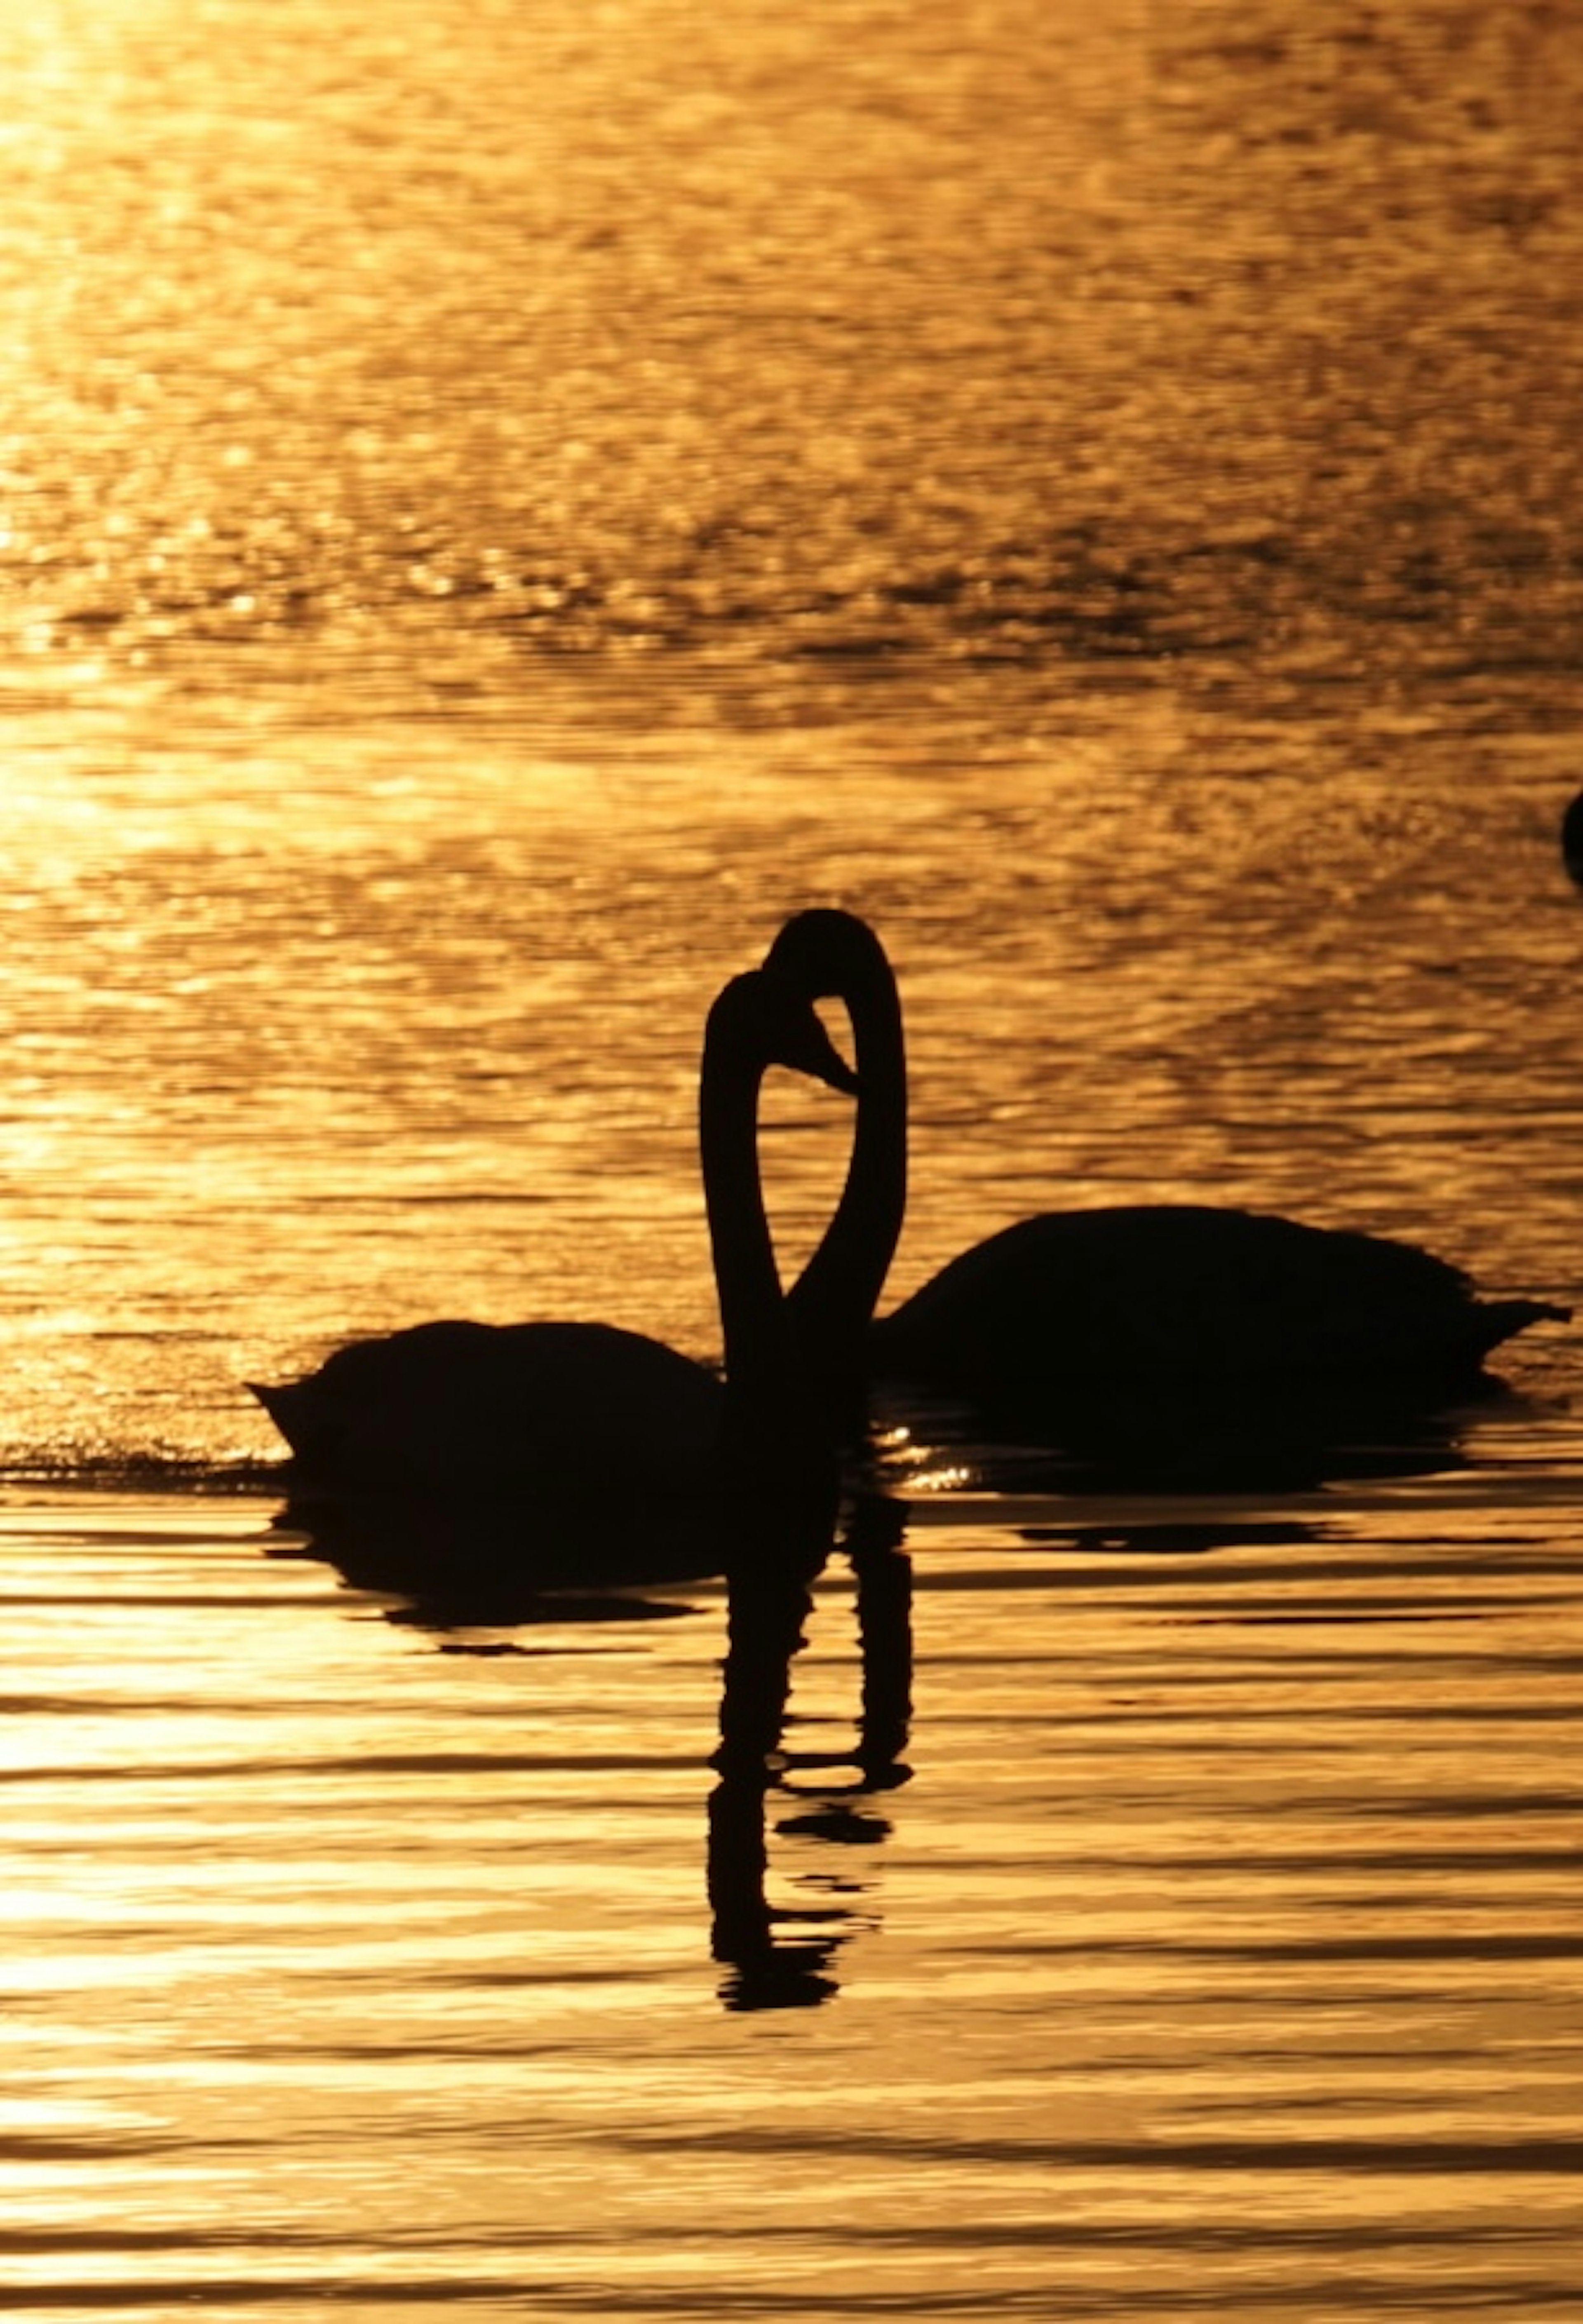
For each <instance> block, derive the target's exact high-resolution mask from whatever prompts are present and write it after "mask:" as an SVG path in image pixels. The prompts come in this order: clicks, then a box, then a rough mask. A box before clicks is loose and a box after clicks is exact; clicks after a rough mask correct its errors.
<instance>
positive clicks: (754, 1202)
mask: <svg viewBox="0 0 1583 2324" xmlns="http://www.w3.org/2000/svg"><path fill="white" fill-rule="evenodd" d="M755 997H756V996H755V991H754V979H753V978H752V977H736V978H734V979H733V980H732V982H730V983H729V984H727V986H726V988H725V990H724V991H722V992H721V993H720V995H719V997H718V999H717V1001H716V1002H715V1005H714V1007H713V1008H712V1009H711V1010H710V1011H709V1018H708V1028H707V1030H706V1032H705V1036H704V1056H703V1070H702V1074H701V1075H700V1078H699V1149H700V1154H701V1157H702V1163H703V1180H704V1203H705V1208H706V1210H707V1212H708V1222H709V1243H710V1247H711V1249H712V1250H713V1253H714V1260H715V1287H716V1291H717V1296H718V1299H719V1305H720V1328H721V1333H722V1335H723V1337H724V1341H725V1349H726V1380H727V1388H730V1389H732V1390H733V1392H736V1390H738V1389H741V1388H751V1389H753V1390H754V1391H759V1392H763V1393H766V1394H768V1393H772V1392H773V1391H774V1389H776V1388H778V1387H779V1386H781V1385H782V1383H783V1381H784V1380H785V1379H786V1376H787V1373H788V1370H789V1363H788V1354H787V1331H786V1322H785V1314H784V1309H783V1303H782V1297H781V1278H780V1275H779V1273H778V1271H777V1269H776V1266H775V1253H774V1246H773V1242H772V1241H771V1239H770V1224H769V1220H768V1218H767V1216H766V1214H765V1212H764V1187H763V1184H762V1181H761V1178H760V1176H759V1162H758V1098H759V1087H760V1084H761V1083H762V1082H763V1080H764V1071H765V1068H766V1066H767V1065H768V1063H769V1058H768V1054H767V1051H766V1049H765V1048H764V1043H763V1039H762V1036H761V1033H760V1028H759V1025H758V1020H757V1016H756V1010H755Z"/></svg>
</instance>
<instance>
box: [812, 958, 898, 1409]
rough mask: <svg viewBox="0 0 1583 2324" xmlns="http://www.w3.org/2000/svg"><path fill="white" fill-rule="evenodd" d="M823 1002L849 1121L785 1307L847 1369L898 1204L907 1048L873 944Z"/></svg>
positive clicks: (891, 987)
mask: <svg viewBox="0 0 1583 2324" xmlns="http://www.w3.org/2000/svg"><path fill="white" fill-rule="evenodd" d="M830 997H832V998H834V999H836V1000H838V1001H840V1002H841V1004H842V1006H843V1007H844V1009H845V1010H846V1011H847V1017H848V1019H849V1020H850V1022H851V1027H852V1040H853V1049H854V1057H855V1064H856V1073H857V1086H858V1096H857V1113H856V1127H855V1130H854V1132H853V1139H852V1152H851V1157H850V1160H849V1162H848V1165H847V1177H846V1181H845V1184H844V1185H843V1187H842V1190H841V1197H840V1200H839V1202H838V1204H837V1206H836V1210H835V1213H834V1215H833V1216H832V1218H831V1220H830V1222H829V1226H828V1227H827V1228H826V1230H825V1232H824V1235H823V1238H822V1239H821V1240H820V1242H819V1248H818V1249H817V1250H815V1252H814V1254H813V1256H812V1258H811V1259H810V1260H809V1262H808V1264H807V1266H806V1267H805V1268H803V1270H802V1273H801V1276H800V1277H799V1278H798V1280H797V1282H796V1284H795V1285H794V1286H793V1287H792V1289H791V1293H790V1294H789V1295H788V1305H789V1306H790V1308H791V1315H792V1320H793V1325H794V1328H795V1331H796V1333H797V1336H798V1342H799V1344H800V1346H802V1347H804V1348H807V1349H810V1351H818V1353H819V1356H820V1359H821V1360H823V1361H825V1362H827V1363H831V1364H836V1365H842V1366H847V1367H848V1368H850V1369H854V1370H856V1369H859V1368H860V1367H861V1365H862V1360H863V1357H862V1349H863V1341H864V1337H865V1334H866V1329H867V1326H868V1323H869V1322H870V1320H871V1318H872V1316H873V1314H874V1311H875V1306H876V1305H878V1302H879V1296H880V1293H881V1291H882V1290H883V1288H884V1279H885V1277H886V1275H887V1273H888V1272H889V1269H890V1264H891V1260H892V1259H893V1256H894V1254H895V1249H896V1245H897V1243H898V1241H899V1240H900V1239H901V1233H902V1222H903V1216H904V1214H905V1211H906V1206H907V1062H906V1045H905V1037H904V1034H903V1024H902V1003H901V997H900V995H899V993H898V991H897V990H896V980H895V978H894V976H893V973H892V972H891V967H890V964H889V962H888V961H887V960H886V959H885V956H884V953H883V951H881V949H880V947H879V945H878V944H877V943H876V942H872V941H871V942H870V943H868V944H866V945H864V946H863V948H862V950H861V952H860V953H859V954H857V955H856V957H855V958H853V959H851V960H850V961H849V962H848V963H847V964H846V967H845V970H844V973H842V974H841V975H840V976H839V978H838V979H832V980H831V994H830Z"/></svg>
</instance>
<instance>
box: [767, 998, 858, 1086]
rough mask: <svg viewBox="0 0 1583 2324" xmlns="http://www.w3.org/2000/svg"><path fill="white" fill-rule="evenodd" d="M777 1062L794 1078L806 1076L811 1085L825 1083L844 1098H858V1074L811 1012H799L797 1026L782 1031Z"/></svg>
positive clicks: (792, 1025)
mask: <svg viewBox="0 0 1583 2324" xmlns="http://www.w3.org/2000/svg"><path fill="white" fill-rule="evenodd" d="M775 1062H776V1064H777V1065H788V1066H790V1068H791V1071H792V1072H793V1073H794V1074H807V1075H808V1077H809V1079H810V1081H816V1082H823V1084H825V1087H826V1088H827V1089H833V1090H839V1091H840V1093H841V1094H842V1096H843V1097H856V1095H857V1087H858V1084H857V1076H856V1074H855V1073H854V1072H853V1070H852V1068H851V1066H850V1065H848V1064H847V1060H846V1058H845V1057H844V1056H842V1055H841V1052H840V1051H839V1049H838V1048H837V1047H836V1045H835V1043H834V1042H833V1041H832V1040H831V1038H830V1037H829V1034H828V1033H827V1032H826V1031H825V1028H824V1027H823V1026H822V1025H821V1024H820V1022H819V1019H818V1017H817V1016H815V1014H814V1012H813V1010H811V1009H808V1010H798V1012H797V1017H796V1020H795V1022H794V1023H792V1024H791V1025H788V1026H786V1027H784V1028H782V1039H781V1041H780V1042H779V1043H778V1044H777V1046H776V1055H775Z"/></svg>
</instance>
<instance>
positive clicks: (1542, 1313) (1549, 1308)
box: [1475, 1299, 1572, 1358]
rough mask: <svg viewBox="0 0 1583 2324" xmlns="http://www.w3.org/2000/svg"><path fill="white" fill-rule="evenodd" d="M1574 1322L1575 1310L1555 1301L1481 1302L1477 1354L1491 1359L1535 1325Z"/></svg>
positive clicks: (1476, 1319)
mask: <svg viewBox="0 0 1583 2324" xmlns="http://www.w3.org/2000/svg"><path fill="white" fill-rule="evenodd" d="M1571 1320H1572V1311H1571V1309H1570V1308H1569V1307H1560V1306H1558V1305H1556V1304H1555V1302H1554V1301H1553V1300H1551V1299H1485V1300H1481V1301H1480V1302H1479V1304H1478V1306H1477V1310H1476V1311H1475V1323H1476V1325H1477V1341H1476V1345H1477V1352H1478V1354H1479V1356H1480V1357H1481V1358H1482V1357H1484V1356H1487V1355H1488V1354H1489V1352H1490V1351H1491V1350H1492V1349H1493V1348H1498V1347H1499V1346H1500V1344H1501V1342H1503V1341H1504V1340H1510V1339H1514V1338H1515V1336H1516V1334H1517V1333H1519V1332H1525V1331H1526V1330H1527V1329H1528V1326H1529V1325H1530V1324H1531V1323H1570V1322H1571Z"/></svg>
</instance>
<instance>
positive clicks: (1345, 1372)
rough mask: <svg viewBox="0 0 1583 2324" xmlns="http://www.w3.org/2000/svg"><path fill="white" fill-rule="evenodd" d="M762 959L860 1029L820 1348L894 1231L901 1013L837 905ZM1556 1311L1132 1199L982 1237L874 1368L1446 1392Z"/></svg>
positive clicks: (886, 1329) (1319, 1240)
mask: <svg viewBox="0 0 1583 2324" xmlns="http://www.w3.org/2000/svg"><path fill="white" fill-rule="evenodd" d="M768 960H769V961H770V962H771V963H773V964H774V967H775V969H776V971H777V973H779V974H781V975H782V976H785V977H788V978H790V979H791V981H792V982H794V983H795V984H796V985H797V986H798V987H799V989H800V990H801V991H803V992H804V993H806V994H807V996H808V997H809V998H810V1000H819V999H837V1000H838V1001H841V1003H842V1004H843V1005H844V1006H845V1007H846V1008H847V1010H848V1012H849V1014H850V1016H851V1019H852V1023H853V1028H854V1039H855V1044H856V1057H857V1064H858V1083H859V1089H858V1100H857V1108H858V1120H857V1129H856V1137H855V1140H854V1148H853V1160H852V1169H851V1173H850V1176H849V1179H848V1183H847V1189H846V1193H845V1194H844V1196H843V1200H842V1205H841V1210H840V1212H839V1213H838V1218H837V1222H836V1223H835V1225H833V1226H832V1230H831V1233H830V1236H829V1239H828V1240H827V1243H826V1245H825V1248H824V1250H822V1251H821V1252H820V1253H819V1255H818V1259H817V1261H816V1263H815V1264H813V1265H810V1268H808V1270H807V1272H806V1274H805V1275H804V1277H803V1278H802V1280H801V1282H800V1283H799V1284H798V1285H797V1286H795V1287H794V1289H793V1291H792V1292H791V1294H790V1295H789V1299H788V1306H789V1311H790V1313H791V1316H792V1319H793V1323H794V1327H795V1329H796V1330H797V1331H798V1332H799V1333H800V1334H801V1337H802V1339H803V1341H804V1343H805V1345H806V1346H807V1347H808V1348H809V1349H810V1350H814V1351H835V1350H837V1349H839V1348H843V1347H845V1346H847V1345H849V1344H852V1343H853V1342H854V1340H855V1339H856V1337H857V1335H858V1334H860V1333H861V1332H862V1324H861V1319H860V1311H862V1310H864V1308H865V1303H868V1304H869V1305H872V1301H873V1297H874V1296H875V1294H876V1293H877V1289H878V1286H879V1284H880V1283H881V1282H882V1281H883V1278H884V1268H885V1265H886V1263H888V1260H889V1257H890V1252H891V1250H892V1248H893V1243H894V1240H895V1237H896V1234H897V1233H898V1232H899V1230H900V1225H901V1220H902V1213H903V1204H904V1202H905V1197H906V1126H905V1120H904V1114H905V1106H906V1074H905V1061H904V1052H903V1029H902V1015H901V1009H900V1006H899V1003H898V1001H897V997H896V987H895V979H894V977H893V973H892V971H891V967H890V964H889V962H888V960H887V958H886V956H885V953H884V947H883V946H882V945H881V944H880V942H879V939H878V937H877V936H875V934H874V932H873V930H872V929H870V928H869V927H867V926H866V924H865V923H864V922H863V921H861V920H859V919H856V918H854V917H853V916H851V915H850V914H846V913H840V912H832V911H815V912H805V913H802V914H801V915H799V916H798V917H797V918H795V919H793V920H791V921H790V922H788V924H787V925H786V926H785V927H783V928H782V931H781V933H780V934H779V936H777V937H776V939H775V941H774V944H773V946H772V948H771V951H770V954H769V955H768ZM837 1226H839V1228H840V1229H841V1231H840V1233H839V1234H838V1233H837V1231H836V1227H837ZM1568 1316H1569V1310H1568V1309H1567V1308H1564V1307H1560V1306H1556V1305H1552V1304H1551V1303H1550V1302H1549V1301H1544V1300H1534V1299H1515V1298H1514V1299H1481V1298H1479V1297H1477V1296H1476V1294H1475V1292H1474V1290H1473V1287H1472V1286H1471V1284H1470V1283H1469V1281H1468V1279H1467V1277H1466V1276H1465V1275H1464V1274H1462V1273H1461V1272H1460V1270H1459V1269H1458V1268H1455V1267H1452V1266H1449V1265H1448V1264H1447V1262H1446V1261H1444V1260H1443V1259H1435V1258H1433V1257H1431V1256H1430V1254H1429V1253H1428V1252H1427V1251H1423V1250H1418V1249H1417V1248H1416V1247H1414V1246H1413V1245H1412V1244H1408V1243H1403V1242H1399V1241H1394V1240H1387V1239H1385V1238H1384V1237H1382V1236H1378V1235H1371V1234H1364V1233H1357V1232H1354V1231H1349V1230H1344V1229H1335V1228H1321V1227H1315V1226H1307V1225H1302V1224H1300V1223H1299V1222H1296V1221H1293V1220H1291V1219H1285V1218H1281V1217H1275V1216H1270V1215H1266V1214H1264V1213H1255V1212H1250V1211H1245V1210H1236V1209H1230V1208H1224V1209H1223V1208H1219V1207H1217V1206H1214V1205H1208V1204H1194V1203H1188V1204H1164V1203H1161V1204H1132V1205H1126V1206H1123V1207H1120V1208H1116V1209H1106V1210H1092V1211H1051V1212H1046V1213H1042V1214H1041V1215H1039V1216H1037V1217H1033V1218H1028V1219H1023V1220H1022V1221H1021V1222H1019V1223H1017V1224H1016V1225H1014V1226H1008V1227H1005V1228H1004V1229H1003V1230H1002V1231H1000V1232H999V1233H997V1234H993V1235H991V1236H989V1237H988V1238H987V1240H985V1241H983V1242H979V1243H976V1244H975V1245H974V1246H973V1247H972V1248H971V1249H970V1250H966V1251H964V1252H963V1253H961V1255H960V1256H959V1257H958V1258H957V1259H953V1260H951V1261H950V1262H949V1265H948V1266H946V1267H944V1268H941V1269H940V1272H939V1274H937V1275H935V1276H934V1277H931V1279H930V1281H928V1282H927V1283H925V1284H924V1285H923V1286H922V1287H921V1289H920V1290H918V1291H915V1292H914V1293H913V1294H912V1296H911V1297H910V1298H907V1299H905V1300H903V1302H902V1304H901V1305H900V1306H898V1307H897V1308H895V1309H894V1310H893V1312H892V1313H891V1314H888V1315H885V1316H884V1317H882V1318H880V1319H879V1320H878V1321H877V1322H876V1323H874V1324H873V1325H872V1327H871V1328H870V1330H869V1331H868V1333H867V1336H866V1347H867V1368H868V1371H869V1373H870V1376H871V1377H872V1378H877V1379H892V1380H900V1381H906V1382H909V1383H912V1384H915V1385H918V1386H921V1387H924V1388H931V1389H936V1390H941V1391H944V1392H947V1393H949V1394H953V1395H958V1396H962V1397H968V1398H971V1399H975V1400H978V1399H985V1398H991V1397H992V1398H994V1399H995V1401H996V1402H997V1403H1007V1402H1012V1403H1014V1404H1015V1406H1017V1407H1018V1408H1019V1409H1020V1410H1021V1411H1022V1412H1023V1413H1024V1414H1028V1413H1033V1412H1039V1411H1041V1410H1048V1409H1049V1407H1050V1405H1051V1399H1058V1400H1059V1399H1069V1398H1071V1397H1087V1398H1092V1397H1096V1396H1099V1397H1103V1396H1105V1395H1106V1394H1107V1393H1109V1392H1110V1391H1112V1390H1115V1389H1127V1390H1131V1391H1139V1390H1141V1391H1146V1392H1153V1391H1154V1390H1157V1389H1159V1390H1163V1389H1169V1390H1171V1392H1172V1393H1179V1392H1180V1393H1184V1394H1185V1393H1189V1392H1193V1393H1197V1392H1199V1391H1202V1390H1203V1389H1205V1388H1208V1387H1209V1386H1211V1385H1218V1386H1220V1387H1222V1388H1231V1387H1236V1386H1238V1385H1239V1384H1240V1385H1245V1387H1247V1388H1250V1389H1256V1390H1257V1391H1259V1393H1260V1394H1261V1395H1263V1396H1264V1397H1269V1396H1270V1395H1272V1394H1282V1393H1284V1392H1287V1391H1290V1390H1291V1389H1293V1388H1297V1387H1300V1386H1306V1387H1309V1388H1332V1389H1345V1390H1346V1391H1347V1395H1348V1396H1349V1397H1352V1396H1355V1395H1356V1394H1358V1393H1362V1392H1367V1391H1370V1390H1373V1389H1375V1388H1378V1389H1380V1390H1384V1391H1389V1392H1391V1393H1393V1394H1395V1393H1399V1392H1401V1391H1402V1390H1403V1389H1406V1388H1413V1389H1430V1388H1434V1389H1436V1390H1446V1389H1450V1388H1456V1387H1457V1386H1458V1385H1464V1384H1467V1383H1470V1382H1472V1381H1474V1380H1476V1379H1477V1377H1478V1376H1479V1374H1480V1371H1481V1368H1482V1366H1483V1363H1484V1360H1485V1359H1486V1356H1487V1355H1489V1353H1490V1352H1491V1351H1492V1350H1494V1349H1495V1348H1496V1347H1498V1346H1499V1345H1500V1343H1501V1342H1503V1341H1504V1340H1507V1339H1509V1338H1510V1337H1511V1336H1512V1335H1513V1334H1514V1333H1517V1332H1521V1331H1523V1330H1524V1329H1525V1328H1526V1327H1527V1326H1528V1325H1529V1324H1531V1323H1537V1322H1539V1321H1541V1320H1542V1319H1549V1320H1553V1321H1557V1322H1564V1321H1566V1320H1567V1318H1568ZM827 1360H829V1358H827Z"/></svg>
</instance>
